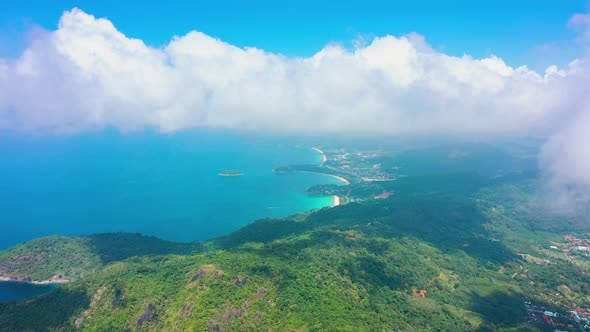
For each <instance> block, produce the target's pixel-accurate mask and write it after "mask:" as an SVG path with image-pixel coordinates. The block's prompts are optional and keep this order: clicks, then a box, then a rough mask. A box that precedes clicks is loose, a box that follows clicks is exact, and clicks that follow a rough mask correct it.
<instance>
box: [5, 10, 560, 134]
mask: <svg viewBox="0 0 590 332" xmlns="http://www.w3.org/2000/svg"><path fill="white" fill-rule="evenodd" d="M4 62H5V64H4V65H3V66H0V69H1V70H0V88H2V90H3V91H4V92H5V93H4V94H2V95H0V97H1V98H2V99H1V100H0V103H1V104H0V112H2V113H0V114H3V115H4V116H0V119H4V120H1V121H2V122H0V123H2V126H4V127H7V126H10V127H17V128H19V129H27V130H50V131H80V130H86V129H89V128H97V127H103V126H114V127H118V128H121V129H123V130H132V129H140V128H143V127H146V126H148V127H156V128H159V129H160V130H164V131H170V130H178V129H185V128H191V127H199V126H214V127H229V128H236V127H238V128H259V129H271V130H291V131H314V132H317V131H322V132H333V131H346V132H369V131H371V132H378V133H387V134H405V133H450V134H453V135H469V134H473V133H478V134H487V135H498V134H504V133H512V134H514V133H522V132H526V133H530V132H536V131H547V130H550V129H551V127H552V126H553V125H554V121H553V119H555V118H556V117H559V112H560V110H561V109H563V104H564V102H565V104H569V102H567V101H566V99H567V98H566V97H569V94H568V92H567V91H564V90H563V88H562V87H563V86H564V84H562V83H561V81H564V80H565V77H567V76H568V75H569V74H570V71H569V69H566V70H563V69H561V70H560V69H557V68H553V67H552V68H550V69H548V71H547V72H546V73H545V74H544V75H540V74H537V73H535V72H533V71H531V70H529V69H527V68H526V67H520V68H511V67H510V66H508V65H506V64H505V63H504V62H503V61H502V60H501V59H500V58H498V57H495V56H492V57H490V58H486V59H480V60H479V59H472V58H471V57H469V56H464V57H460V58H459V57H452V56H448V55H445V54H442V53H437V52H435V51H433V50H432V49H431V48H430V47H429V46H428V44H426V43H425V41H424V39H423V37H421V36H420V35H417V34H411V35H408V36H405V37H400V38H396V37H393V36H385V37H380V38H375V39H374V40H373V41H372V42H370V43H368V44H367V45H366V46H364V47H363V46H360V47H358V48H356V49H353V50H347V49H344V48H342V47H340V46H337V45H328V46H326V47H325V48H324V49H322V50H320V51H319V52H318V53H317V54H315V55H314V56H312V57H310V58H289V57H285V56H281V55H278V54H272V53H268V52H265V51H263V50H260V49H256V48H246V49H243V48H238V47H235V46H232V45H230V44H227V43H224V42H222V41H220V40H217V39H214V38H211V37H209V36H207V35H205V34H203V33H200V32H190V33H189V34H187V35H185V36H182V37H175V38H174V39H173V40H172V41H171V42H170V43H169V44H168V45H166V46H165V47H163V48H153V47H149V46H147V45H145V44H144V43H143V42H142V41H141V40H137V39H131V38H128V37H126V36H125V35H124V34H122V33H121V32H119V31H118V30H117V29H116V28H115V27H114V26H113V24H112V23H111V22H110V21H108V20H106V19H96V18H94V17H93V16H91V15H88V14H86V13H84V12H82V11H80V10H78V9H74V10H72V11H69V12H66V13H64V15H63V17H62V18H61V20H60V23H59V28H58V29H57V30H56V31H53V32H49V33H47V34H44V35H42V36H41V37H40V38H38V39H37V40H36V41H35V42H33V43H32V44H31V45H30V46H29V48H28V49H27V50H26V51H25V52H24V53H23V54H22V56H21V57H20V58H19V59H18V60H16V61H14V62H11V63H8V60H5V61H4Z"/></svg>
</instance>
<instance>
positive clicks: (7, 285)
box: [0, 282, 58, 302]
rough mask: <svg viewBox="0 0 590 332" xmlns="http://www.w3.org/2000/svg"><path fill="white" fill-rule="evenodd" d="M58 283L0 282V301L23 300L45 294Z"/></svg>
mask: <svg viewBox="0 0 590 332" xmlns="http://www.w3.org/2000/svg"><path fill="white" fill-rule="evenodd" d="M57 287H58V285H29V284H21V283H15V282H0V302H5V301H10V300H24V299H28V298H31V297H35V296H38V295H41V294H45V293H47V292H49V291H51V290H53V289H55V288H57Z"/></svg>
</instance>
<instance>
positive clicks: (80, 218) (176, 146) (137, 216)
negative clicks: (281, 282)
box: [0, 130, 339, 250]
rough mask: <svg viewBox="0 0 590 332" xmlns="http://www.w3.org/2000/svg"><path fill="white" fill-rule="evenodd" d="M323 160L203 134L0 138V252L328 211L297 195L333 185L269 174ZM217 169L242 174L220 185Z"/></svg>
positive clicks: (170, 234) (190, 235) (187, 234)
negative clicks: (66, 239) (50, 239)
mask: <svg viewBox="0 0 590 332" xmlns="http://www.w3.org/2000/svg"><path fill="white" fill-rule="evenodd" d="M270 142H272V141H270ZM321 160H322V157H321V155H320V154H318V153H317V152H315V151H313V150H312V149H310V148H309V147H307V148H301V147H299V148H298V147H295V146H294V145H293V144H280V143H276V142H272V143H269V140H265V139H261V138H255V137H248V136H246V135H243V134H237V133H228V132H220V131H210V130H209V131H203V130H201V131H193V132H185V133H176V134H170V135H167V134H161V133H150V132H142V133H131V134H121V133H118V132H114V131H107V132H101V133H94V134H84V135H73V136H71V135H70V136H43V137H30V136H29V137H26V136H23V135H6V134H4V135H2V136H0V220H2V223H1V227H2V232H0V250H2V249H6V248H8V247H11V246H13V245H15V244H17V243H20V242H23V241H27V240H30V239H33V238H36V237H39V236H43V235H50V234H68V235H69V234H75V235H77V234H90V233H97V232H139V233H142V234H148V235H154V236H158V237H161V238H164V239H169V240H177V241H193V240H204V239H208V238H211V237H215V236H220V235H224V234H227V233H229V232H231V231H234V230H237V229H238V228H240V227H241V226H244V225H246V224H247V223H250V222H252V221H254V220H256V219H260V218H264V217H281V216H286V215H289V214H293V213H295V212H300V211H305V210H310V209H314V208H320V207H325V206H330V205H331V204H332V198H331V197H310V196H308V195H306V193H305V191H306V189H307V188H309V187H310V186H312V185H315V184H319V183H339V181H338V180H336V179H333V178H331V177H328V176H323V175H319V174H304V173H300V174H295V173H293V174H277V173H274V172H273V168H275V167H278V166H281V165H288V164H302V163H320V162H321ZM223 170H240V171H242V172H243V173H244V175H243V176H238V177H223V176H219V175H218V173H219V172H221V171H223Z"/></svg>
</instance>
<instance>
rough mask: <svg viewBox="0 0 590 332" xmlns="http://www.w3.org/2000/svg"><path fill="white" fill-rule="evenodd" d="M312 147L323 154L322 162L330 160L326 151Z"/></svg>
mask: <svg viewBox="0 0 590 332" xmlns="http://www.w3.org/2000/svg"><path fill="white" fill-rule="evenodd" d="M312 149H314V150H316V151H317V152H319V153H320V154H321V155H322V164H323V163H325V162H326V161H328V157H327V156H326V154H325V153H324V151H322V150H321V149H320V148H316V147H313V148H312Z"/></svg>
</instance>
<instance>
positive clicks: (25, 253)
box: [0, 233, 200, 281]
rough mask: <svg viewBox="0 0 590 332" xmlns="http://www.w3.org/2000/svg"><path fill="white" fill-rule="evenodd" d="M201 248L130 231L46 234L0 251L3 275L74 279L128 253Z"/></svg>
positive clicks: (34, 278)
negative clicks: (84, 234) (130, 232)
mask: <svg viewBox="0 0 590 332" xmlns="http://www.w3.org/2000/svg"><path fill="white" fill-rule="evenodd" d="M199 248H200V244H198V243H177V242H170V241H164V240H161V239H158V238H155V237H151V236H144V235H140V234H128V233H106V234H95V235H89V236H57V235H56V236H47V237H42V238H38V239H35V240H32V241H29V242H26V243H23V244H20V245H18V246H16V247H14V248H11V249H10V250H7V251H4V252H0V276H1V277H6V278H13V279H19V280H32V281H43V280H51V279H53V280H59V279H66V280H70V281H72V280H77V279H80V278H81V277H83V276H85V275H88V274H89V273H92V272H96V271H97V270H98V269H100V268H101V267H103V266H104V265H105V264H108V263H110V262H113V261H120V260H123V259H125V258H128V257H132V256H145V255H163V254H173V253H175V254H190V253H191V252H193V251H195V250H197V249H199Z"/></svg>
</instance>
